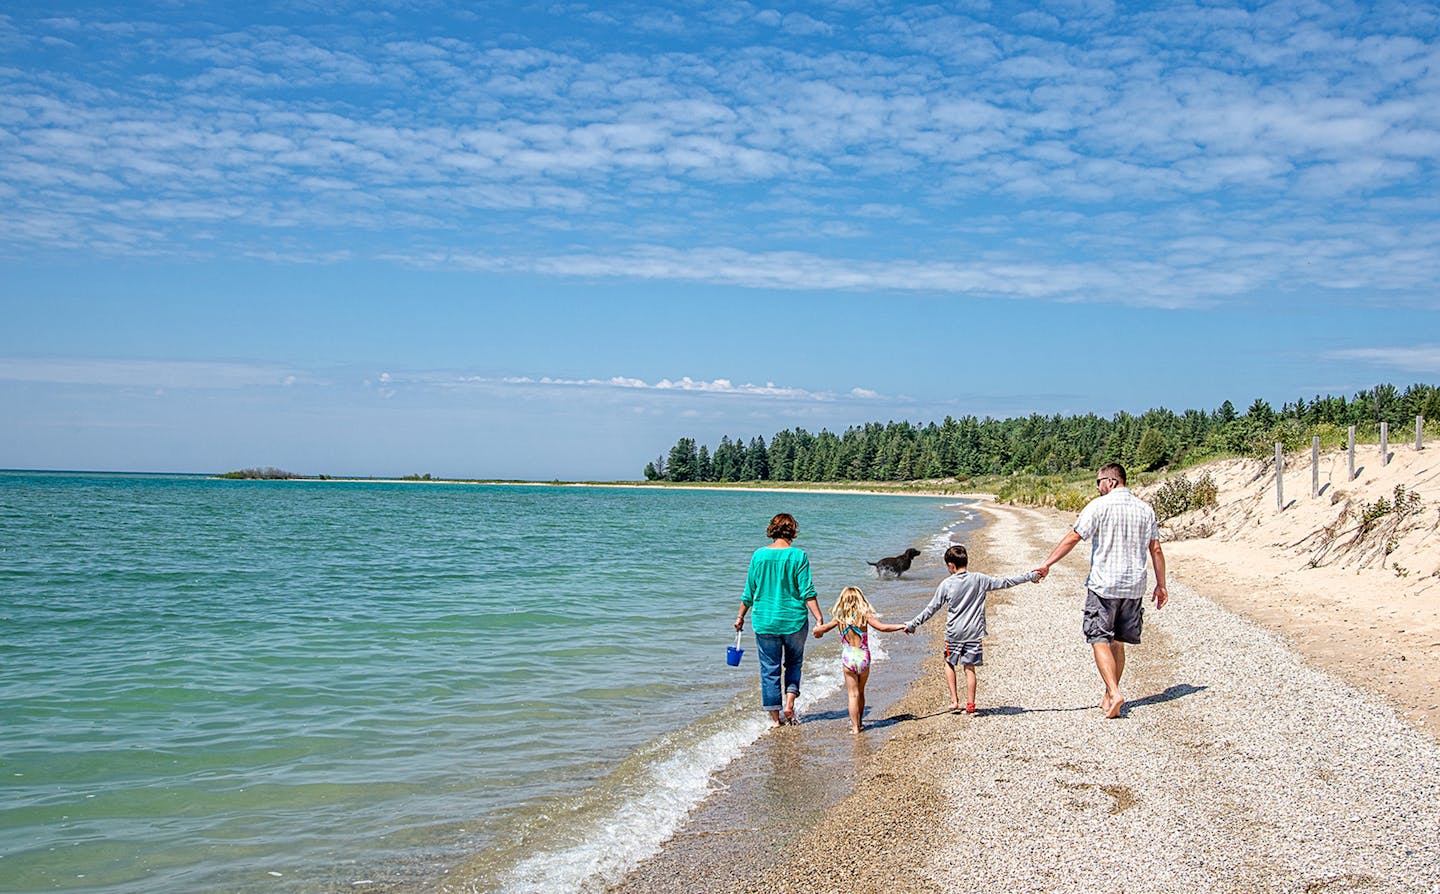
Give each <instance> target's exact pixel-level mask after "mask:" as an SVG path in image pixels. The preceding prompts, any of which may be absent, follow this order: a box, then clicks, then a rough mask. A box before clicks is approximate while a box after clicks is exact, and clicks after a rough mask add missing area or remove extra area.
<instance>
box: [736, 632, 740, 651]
mask: <svg viewBox="0 0 1440 894" xmlns="http://www.w3.org/2000/svg"><path fill="white" fill-rule="evenodd" d="M735 648H737V649H738V648H740V631H738V630H737V631H735Z"/></svg>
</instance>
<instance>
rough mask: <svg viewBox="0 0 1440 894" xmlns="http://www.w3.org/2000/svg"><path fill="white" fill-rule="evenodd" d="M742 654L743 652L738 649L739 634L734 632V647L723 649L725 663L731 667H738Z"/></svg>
mask: <svg viewBox="0 0 1440 894" xmlns="http://www.w3.org/2000/svg"><path fill="white" fill-rule="evenodd" d="M744 654H745V650H744V649H742V648H740V632H739V631H736V632H735V645H733V646H726V647H725V663H726V664H728V665H730V666H731V667H739V666H740V656H741V655H744Z"/></svg>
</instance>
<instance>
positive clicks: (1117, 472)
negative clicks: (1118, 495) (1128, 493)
mask: <svg viewBox="0 0 1440 894" xmlns="http://www.w3.org/2000/svg"><path fill="white" fill-rule="evenodd" d="M1100 474H1101V475H1111V476H1114V477H1116V478H1119V479H1120V483H1121V485H1124V484H1125V467H1124V466H1122V465H1120V464H1119V463H1106V464H1105V465H1103V466H1101V467H1100Z"/></svg>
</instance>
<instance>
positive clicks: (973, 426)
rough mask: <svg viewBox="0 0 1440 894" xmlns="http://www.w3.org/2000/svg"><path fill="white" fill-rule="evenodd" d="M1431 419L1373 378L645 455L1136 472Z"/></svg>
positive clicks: (844, 469)
mask: <svg viewBox="0 0 1440 894" xmlns="http://www.w3.org/2000/svg"><path fill="white" fill-rule="evenodd" d="M1417 416H1423V417H1424V418H1425V419H1426V420H1428V421H1429V422H1430V423H1432V424H1433V423H1436V422H1440V388H1437V387H1436V386H1434V385H1420V384H1417V385H1411V386H1410V387H1408V388H1406V389H1405V390H1403V391H1401V390H1400V389H1398V388H1396V387H1395V386H1394V385H1377V386H1375V387H1374V388H1371V389H1365V390H1362V391H1360V392H1358V393H1356V394H1355V395H1354V396H1353V397H1351V398H1348V399H1347V398H1345V397H1331V396H1326V397H1321V396H1318V395H1317V396H1316V397H1315V398H1314V399H1313V400H1309V401H1307V400H1305V399H1303V398H1302V399H1300V400H1297V401H1295V402H1294V403H1287V404H1284V405H1283V406H1282V407H1281V408H1280V409H1279V410H1278V411H1277V410H1275V409H1274V408H1273V407H1272V406H1271V405H1270V404H1269V403H1267V402H1266V401H1264V400H1256V401H1254V402H1253V403H1251V404H1250V406H1249V408H1248V409H1246V410H1245V411H1244V412H1240V411H1238V410H1237V409H1236V408H1235V406H1234V405H1233V404H1232V403H1231V402H1230V401H1228V400H1227V401H1225V402H1224V403H1223V404H1221V405H1220V406H1219V407H1218V408H1216V409H1214V410H1210V411H1206V410H1185V411H1183V412H1179V413H1177V412H1174V411H1171V410H1167V409H1164V408H1161V409H1152V410H1147V411H1145V412H1144V413H1141V414H1140V415H1138V416H1137V415H1132V414H1130V413H1123V412H1122V413H1117V414H1115V415H1114V416H1112V417H1110V418H1103V417H1100V416H1097V415H1094V414H1087V415H1084V416H1060V415H1055V416H1041V415H1038V414H1032V415H1030V416H1025V417H1016V418H1010V419H992V418H989V417H986V418H984V419H978V418H976V417H975V416H959V417H952V416H947V417H946V418H945V420H944V421H943V422H939V423H936V422H931V423H929V424H926V425H916V424H914V423H911V422H887V423H884V424H881V423H878V422H869V423H866V424H864V425H861V426H854V427H851V428H847V429H846V430H845V431H844V432H843V433H841V434H836V433H834V432H831V431H828V430H824V429H822V430H821V431H820V432H818V433H813V434H812V433H811V432H808V431H805V430H804V429H801V428H794V429H787V430H785V431H780V432H775V433H774V434H773V435H771V436H770V439H769V440H768V441H766V439H765V438H764V437H762V436H760V435H753V436H750V437H748V438H747V437H745V436H740V437H736V438H733V439H732V438H730V437H729V436H725V437H722V438H721V439H720V443H719V444H717V445H715V446H714V447H713V448H712V447H710V446H709V445H706V444H700V443H697V442H696V441H695V439H693V438H688V437H682V438H680V439H679V440H678V441H677V442H676V443H675V446H673V447H671V448H670V450H669V452H668V453H665V454H662V455H660V456H659V457H657V458H656V459H654V460H652V461H651V462H649V463H647V464H646V465H645V469H644V474H645V478H646V479H647V480H650V481H674V482H707V481H712V482H724V481H800V482H822V481H911V480H920V479H941V478H974V477H979V476H985V475H1009V474H1014V473H1030V474H1037V475H1057V474H1059V475H1063V474H1066V473H1069V472H1075V471H1079V470H1087V471H1094V470H1095V469H1096V468H1098V467H1099V466H1100V465H1103V464H1104V463H1106V462H1110V461H1112V460H1113V461H1118V462H1120V463H1122V464H1124V465H1125V466H1126V468H1127V469H1131V470H1134V471H1139V472H1145V471H1155V470H1158V469H1162V468H1166V467H1172V468H1174V467H1182V466H1186V465H1191V464H1194V463H1196V462H1201V461H1204V460H1207V459H1212V458H1216V457H1221V456H1264V455H1267V454H1269V453H1272V452H1273V451H1274V449H1275V444H1276V442H1279V443H1282V444H1284V445H1285V449H1286V450H1287V451H1292V450H1299V449H1302V448H1304V447H1308V446H1309V445H1310V442H1311V438H1312V437H1313V436H1315V435H1319V436H1320V437H1321V440H1322V443H1323V444H1324V445H1325V446H1326V447H1333V446H1336V445H1343V444H1344V443H1345V440H1346V437H1347V429H1348V428H1349V426H1352V425H1353V426H1355V427H1356V431H1357V436H1358V437H1360V438H1361V439H1368V440H1374V439H1375V438H1377V437H1378V433H1379V429H1380V423H1382V422H1385V423H1388V425H1389V427H1390V430H1391V432H1392V435H1391V437H1392V439H1394V438H1403V437H1406V436H1407V435H1408V436H1411V437H1413V434H1414V425H1415V418H1416V417H1417Z"/></svg>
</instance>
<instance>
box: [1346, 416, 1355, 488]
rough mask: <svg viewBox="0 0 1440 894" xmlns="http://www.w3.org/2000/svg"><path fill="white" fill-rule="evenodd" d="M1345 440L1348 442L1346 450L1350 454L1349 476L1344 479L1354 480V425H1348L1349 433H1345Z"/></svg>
mask: <svg viewBox="0 0 1440 894" xmlns="http://www.w3.org/2000/svg"><path fill="white" fill-rule="evenodd" d="M1345 440H1346V441H1347V442H1348V443H1349V447H1348V448H1346V449H1347V451H1348V452H1349V454H1350V477H1349V478H1347V479H1345V480H1346V481H1354V480H1355V426H1353V425H1352V426H1350V433H1349V434H1348V435H1346V437H1345Z"/></svg>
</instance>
